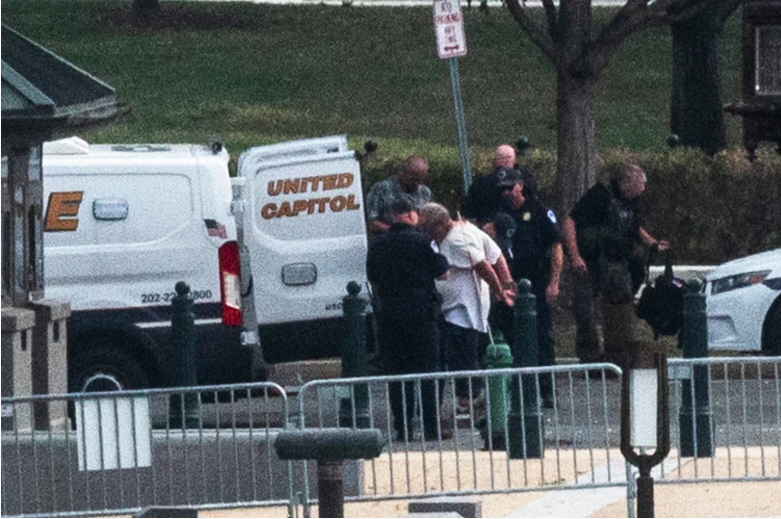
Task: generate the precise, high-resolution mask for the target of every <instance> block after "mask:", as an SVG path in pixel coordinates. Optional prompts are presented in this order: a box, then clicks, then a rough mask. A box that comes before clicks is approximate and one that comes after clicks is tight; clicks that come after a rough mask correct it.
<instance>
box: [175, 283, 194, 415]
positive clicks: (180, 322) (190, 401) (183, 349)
mask: <svg viewBox="0 0 781 519" xmlns="http://www.w3.org/2000/svg"><path fill="white" fill-rule="evenodd" d="M175 290H176V296H174V297H173V299H172V300H171V344H170V348H169V350H168V371H169V374H170V384H169V385H170V386H171V387H193V386H197V385H198V352H197V351H196V347H195V314H194V313H193V298H192V297H191V296H190V287H189V286H188V285H187V283H185V282H184V281H179V282H178V283H177V284H176V287H175ZM198 404H199V402H198V395H197V394H196V393H184V394H174V395H171V398H170V400H169V413H168V416H169V419H170V424H171V427H175V428H182V429H186V428H194V427H198V423H199V420H198V415H199V409H198Z"/></svg>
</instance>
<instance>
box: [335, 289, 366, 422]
mask: <svg viewBox="0 0 781 519" xmlns="http://www.w3.org/2000/svg"><path fill="white" fill-rule="evenodd" d="M360 292H361V285H359V284H358V283H356V282H355V281H350V282H349V283H348V284H347V295H346V296H344V297H343V298H342V312H343V313H344V332H343V333H344V335H343V339H342V377H344V378H354V377H366V376H368V375H369V354H368V351H367V349H366V306H367V304H368V300H367V299H366V298H365V297H363V296H361V295H360ZM353 404H354V405H355V408H354V411H353ZM370 418H371V416H370V410H369V388H368V386H367V385H366V384H355V385H353V386H352V392H351V395H350V396H349V397H347V398H343V399H342V401H341V402H340V404H339V426H340V427H354V428H358V429H366V428H368V427H369V424H370V421H371V420H370Z"/></svg>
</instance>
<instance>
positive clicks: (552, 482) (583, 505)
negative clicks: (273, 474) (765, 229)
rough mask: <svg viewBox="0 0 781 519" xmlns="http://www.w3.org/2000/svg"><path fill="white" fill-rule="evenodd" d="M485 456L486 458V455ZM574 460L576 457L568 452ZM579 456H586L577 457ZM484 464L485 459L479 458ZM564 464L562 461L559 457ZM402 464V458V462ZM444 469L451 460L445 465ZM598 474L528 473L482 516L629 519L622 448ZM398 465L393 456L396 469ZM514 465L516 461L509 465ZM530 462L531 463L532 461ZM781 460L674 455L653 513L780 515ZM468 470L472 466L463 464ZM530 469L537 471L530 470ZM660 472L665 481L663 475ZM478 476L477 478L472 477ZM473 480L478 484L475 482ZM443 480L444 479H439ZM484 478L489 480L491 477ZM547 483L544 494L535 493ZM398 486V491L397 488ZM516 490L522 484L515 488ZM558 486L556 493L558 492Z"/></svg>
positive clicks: (746, 453) (749, 454) (431, 482)
mask: <svg viewBox="0 0 781 519" xmlns="http://www.w3.org/2000/svg"><path fill="white" fill-rule="evenodd" d="M414 454H415V453H410V459H409V462H410V481H409V483H407V482H406V481H405V480H406V473H405V472H402V474H404V476H403V477H402V479H401V480H398V479H397V478H399V477H400V476H399V475H398V474H399V473H398V470H395V471H394V473H395V474H396V477H395V478H394V479H395V480H396V485H397V486H396V488H397V490H396V491H397V492H401V491H403V490H404V487H405V486H407V485H409V486H410V489H411V490H412V491H416V492H420V491H421V490H422V488H423V487H422V479H423V478H422V469H423V464H422V461H416V460H415V459H414V458H415V457H417V456H414ZM482 454H485V453H482ZM569 455H570V456H571V455H572V453H571V451H570V454H569ZM577 457H578V458H580V457H581V453H580V452H578V453H577ZM481 458H482V456H481ZM494 458H495V459H494V462H493V468H494V485H495V486H494V488H502V486H505V487H506V485H504V484H503V481H505V479H504V478H506V472H505V473H502V474H499V472H502V471H503V467H505V466H506V465H505V461H502V460H500V459H496V458H497V457H496V455H494ZM553 458H556V455H555V452H550V453H549V454H547V455H546V459H545V463H544V464H545V465H548V464H549V463H550V462H552V461H553ZM561 459H562V461H563V460H564V456H561ZM399 461H401V460H399ZM444 461H445V468H449V467H448V463H451V462H452V461H453V460H448V459H445V460H444ZM594 461H595V463H594V469H593V471H592V470H589V468H590V467H589V466H588V465H586V466H585V467H584V466H583V464H580V465H579V468H578V470H574V468H575V467H574V466H573V464H571V463H566V462H565V463H561V464H560V465H559V467H558V468H557V469H554V470H550V467H549V468H547V469H546V471H545V472H546V473H545V474H544V475H543V476H542V477H540V474H539V473H538V472H537V471H535V470H529V471H528V473H527V477H528V480H527V482H526V484H525V485H524V487H525V488H526V489H528V490H532V491H524V492H518V493H514V494H498V495H482V496H477V497H476V499H479V500H481V501H482V510H483V517H547V518H551V517H626V516H627V513H628V512H627V501H626V488H625V487H624V486H621V485H620V483H621V482H622V481H625V480H626V470H625V466H624V462H623V458H622V457H621V455H620V454H619V453H618V451H617V450H611V452H610V459H609V461H608V459H607V457H606V456H599V457H597V458H595V460H594ZM396 462H397V460H396V459H395V458H394V460H393V465H396ZM438 463H439V461H438V460H431V461H430V462H429V461H427V462H426V466H427V468H428V470H429V472H428V485H427V487H428V490H436V489H437V484H438V483H439V482H440V481H444V482H445V484H444V487H443V488H445V489H448V490H451V487H450V485H449V484H448V478H451V483H452V478H453V477H454V476H453V472H454V471H452V470H446V471H445V473H440V472H439V469H438V468H437V466H438ZM512 463H515V462H512ZM529 463H530V464H531V461H530V462H529ZM779 463H781V461H780V460H779V454H778V449H777V448H775V447H773V448H765V449H760V448H757V447H751V448H748V449H746V450H744V449H739V452H738V449H733V450H732V451H731V452H729V453H728V452H727V451H726V449H717V452H716V456H715V457H714V458H713V460H711V459H710V458H708V459H700V460H698V461H697V463H696V465H695V462H694V460H692V459H689V458H686V459H682V460H680V462H679V461H678V458H677V457H676V453H675V452H674V451H673V452H672V453H671V457H670V458H668V460H667V462H666V463H665V464H664V466H663V467H657V468H656V470H655V473H654V474H653V475H654V478H655V480H656V482H657V483H656V485H655V498H656V499H655V512H656V516H657V517H781V492H780V491H779V488H781V482H780V481H779V478H781V465H779ZM375 464H377V466H378V478H379V477H380V476H381V475H383V474H385V471H384V470H381V469H380V467H382V468H385V467H386V466H387V465H388V464H389V460H388V459H383V458H380V460H378V461H377V462H375ZM466 465H468V466H466ZM458 466H459V467H460V468H461V471H462V475H465V474H467V475H469V476H470V478H471V479H469V480H467V481H462V484H461V488H474V487H477V488H480V489H483V488H484V486H483V485H482V484H481V483H485V481H488V480H490V477H491V474H490V466H491V464H490V463H489V462H488V460H487V458H486V459H477V460H474V467H473V466H472V463H470V462H469V461H468V460H459V462H458ZM530 468H532V467H530ZM763 468H764V472H765V477H768V478H776V479H775V480H774V481H770V480H768V481H763V482H755V481H752V482H738V483H715V482H711V481H708V479H709V478H711V479H712V478H723V477H727V476H728V474H729V473H730V472H731V473H732V474H733V476H734V477H741V476H744V475H745V474H746V473H748V475H749V477H760V476H761V474H762V470H763ZM662 469H663V471H664V476H663V477H662ZM366 470H367V476H366V478H365V480H366V494H367V495H372V494H373V493H374V492H375V488H374V486H373V483H372V477H371V466H370V464H369V462H367V465H366ZM475 470H476V472H475ZM695 471H696V472H697V475H698V477H699V478H701V481H699V482H697V483H678V482H676V481H677V480H678V479H688V478H692V477H694V475H695ZM516 472H517V471H516V470H515V468H514V467H513V473H514V476H513V478H514V479H516V478H520V477H522V476H521V475H520V473H518V474H517V475H515V474H516ZM472 474H476V479H475V478H472V476H471V475H472ZM576 475H577V479H578V481H580V482H581V483H584V482H596V483H599V482H613V483H617V485H618V486H615V487H605V488H586V489H568V488H562V486H564V485H567V484H571V483H572V482H574V478H575V477H576ZM440 478H444V480H442V479H440ZM486 478H487V479H486ZM543 479H544V481H545V482H544V484H545V487H546V488H547V490H543V491H536V487H537V488H538V487H539V486H540V484H541V483H542V481H543ZM388 484H389V481H386V482H384V484H383V482H380V481H378V484H377V488H376V490H377V491H378V493H379V494H380V495H387V493H388V492H389V490H390V489H389V486H388ZM399 484H401V486H399ZM514 486H517V485H514ZM557 487H558V488H557ZM407 504H408V500H399V501H396V500H394V501H375V502H365V503H347V504H346V505H345V516H346V517H403V516H405V515H406V514H407ZM286 514H287V509H286V508H282V507H278V508H254V509H237V510H222V511H203V512H201V513H200V517H285V516H286ZM312 515H313V516H315V517H316V516H317V507H313V510H312Z"/></svg>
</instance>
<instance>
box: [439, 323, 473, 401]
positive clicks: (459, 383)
mask: <svg viewBox="0 0 781 519" xmlns="http://www.w3.org/2000/svg"><path fill="white" fill-rule="evenodd" d="M440 327H441V330H442V351H443V352H444V358H445V362H446V364H447V370H448V371H473V370H478V369H480V357H479V353H478V352H479V343H480V336H481V335H482V334H481V333H480V332H478V331H477V330H474V329H472V328H463V327H461V326H456V325H455V324H452V323H449V322H447V321H445V320H444V319H443V320H442V321H441V324H440ZM455 382H456V388H455V392H456V396H459V397H463V398H467V397H469V396H470V394H469V379H467V378H457V379H456V381H455ZM480 382H481V379H479V378H474V379H472V395H471V396H472V397H476V396H477V392H478V391H479V390H480V388H481V387H482V385H481V384H480Z"/></svg>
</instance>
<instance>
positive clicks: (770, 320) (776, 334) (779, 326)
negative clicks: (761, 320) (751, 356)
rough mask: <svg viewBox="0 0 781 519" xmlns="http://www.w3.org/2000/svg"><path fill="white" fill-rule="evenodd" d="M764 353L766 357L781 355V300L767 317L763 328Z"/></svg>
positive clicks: (774, 304)
mask: <svg viewBox="0 0 781 519" xmlns="http://www.w3.org/2000/svg"><path fill="white" fill-rule="evenodd" d="M762 352H763V353H764V354H765V355H771V356H774V357H775V356H778V355H781V298H779V299H776V302H775V303H773V306H771V307H770V311H768V313H767V317H765V325H764V326H763V327H762Z"/></svg>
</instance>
